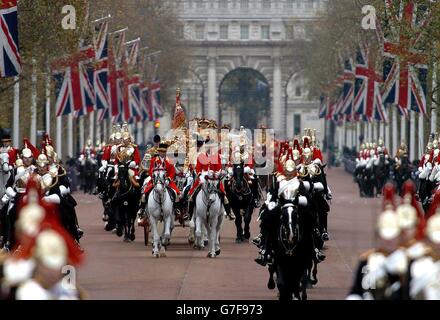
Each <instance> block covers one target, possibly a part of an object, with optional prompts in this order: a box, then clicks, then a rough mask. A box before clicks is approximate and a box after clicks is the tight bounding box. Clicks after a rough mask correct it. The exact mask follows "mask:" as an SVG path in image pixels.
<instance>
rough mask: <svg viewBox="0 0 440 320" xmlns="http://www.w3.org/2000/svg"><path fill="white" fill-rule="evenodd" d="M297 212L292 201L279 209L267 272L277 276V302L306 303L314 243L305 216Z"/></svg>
mask: <svg viewBox="0 0 440 320" xmlns="http://www.w3.org/2000/svg"><path fill="white" fill-rule="evenodd" d="M300 211H302V209H300V208H299V207H298V206H297V205H295V204H294V201H287V202H286V201H284V204H283V206H282V209H281V218H280V222H279V226H278V235H277V241H276V246H275V250H274V262H273V266H271V267H270V268H269V272H275V274H276V283H277V287H278V291H279V299H280V300H292V299H293V297H295V298H296V299H300V300H307V283H308V280H309V276H308V272H307V270H308V269H309V267H310V265H311V264H312V260H313V255H312V252H313V249H312V246H313V245H312V241H313V240H312V232H311V226H310V221H308V218H307V214H305V212H300ZM271 279H272V277H271ZM270 282H272V281H271V280H270V281H269V284H270Z"/></svg>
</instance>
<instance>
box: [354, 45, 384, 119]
mask: <svg viewBox="0 0 440 320" xmlns="http://www.w3.org/2000/svg"><path fill="white" fill-rule="evenodd" d="M369 50H370V49H369V48H368V47H367V46H366V45H362V46H361V47H360V48H359V50H358V51H357V54H356V69H355V77H356V81H355V98H354V109H355V111H356V113H357V114H359V115H361V116H362V119H363V120H364V121H371V120H372V119H373V118H374V119H376V120H379V121H387V119H386V113H385V110H384V106H383V102H382V94H381V92H380V87H379V83H381V82H382V76H381V75H379V74H378V73H377V72H376V67H375V63H374V61H373V59H372V56H371V55H370V52H369Z"/></svg>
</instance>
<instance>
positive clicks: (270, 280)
mask: <svg viewBox="0 0 440 320" xmlns="http://www.w3.org/2000/svg"><path fill="white" fill-rule="evenodd" d="M267 288H268V289H269V290H273V289H275V281H274V280H273V279H269V282H268V283H267Z"/></svg>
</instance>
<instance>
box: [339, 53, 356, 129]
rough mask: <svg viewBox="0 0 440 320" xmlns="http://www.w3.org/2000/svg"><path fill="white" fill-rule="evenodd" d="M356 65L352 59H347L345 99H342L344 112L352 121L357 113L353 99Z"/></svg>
mask: <svg viewBox="0 0 440 320" xmlns="http://www.w3.org/2000/svg"><path fill="white" fill-rule="evenodd" d="M354 79H355V75H354V67H353V61H352V59H345V62H344V88H343V93H344V96H343V101H342V113H343V114H344V115H345V119H346V120H347V121H352V120H354V119H353V116H354V115H355V113H354V112H353V111H354V110H353V100H354Z"/></svg>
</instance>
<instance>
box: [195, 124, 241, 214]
mask: <svg viewBox="0 0 440 320" xmlns="http://www.w3.org/2000/svg"><path fill="white" fill-rule="evenodd" d="M200 124H201V125H202V129H203V128H204V127H206V128H208V129H214V128H216V124H213V123H211V122H210V121H209V120H202V121H201V122H200ZM205 125H206V126H205ZM198 147H199V148H203V149H204V150H203V151H202V152H200V153H199V154H198V156H197V164H196V167H195V171H196V174H197V178H196V180H195V182H194V184H193V186H192V188H191V190H190V191H189V193H188V197H189V206H188V214H189V216H190V217H192V214H193V211H194V206H195V199H196V197H197V194H198V192H199V191H200V187H201V184H203V183H204V182H205V179H206V177H208V176H209V175H212V174H214V175H215V174H219V173H221V172H222V170H223V168H222V159H221V155H220V151H219V150H218V145H217V143H216V141H215V140H214V139H213V138H211V137H209V135H208V136H207V137H206V140H205V141H203V140H199V141H198ZM218 192H219V195H220V198H221V201H222V203H223V206H224V208H225V211H226V214H227V215H228V216H229V217H230V218H231V207H230V205H229V202H228V200H227V198H226V196H225V189H224V186H223V182H221V181H220V183H219V190H218ZM231 219H232V218H231Z"/></svg>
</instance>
